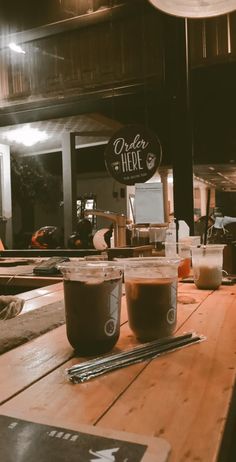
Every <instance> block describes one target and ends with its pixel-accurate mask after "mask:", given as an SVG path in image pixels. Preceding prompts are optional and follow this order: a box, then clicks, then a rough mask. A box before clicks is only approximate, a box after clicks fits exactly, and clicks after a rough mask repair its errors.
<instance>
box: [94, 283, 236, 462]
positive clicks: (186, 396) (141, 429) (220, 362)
mask: <svg viewBox="0 0 236 462" xmlns="http://www.w3.org/2000/svg"><path fill="white" fill-rule="evenodd" d="M235 307H236V289H235V287H234V288H233V289H232V287H221V288H220V290H218V291H216V292H214V293H213V294H212V295H211V296H210V297H208V298H207V299H206V300H205V302H204V303H203V304H202V305H201V306H200V308H199V310H197V311H195V313H194V314H193V316H191V317H190V318H189V320H188V322H187V323H186V324H185V325H184V330H186V329H187V330H191V329H194V330H197V331H199V332H200V333H203V334H205V335H206V336H207V341H206V342H203V343H201V344H198V345H194V346H191V347H189V348H185V349H182V350H181V351H178V352H175V353H174V354H170V355H168V357H167V356H166V357H164V358H162V359H161V358H159V359H158V360H154V361H152V362H151V363H150V365H148V366H147V367H146V369H145V370H144V371H143V373H142V374H141V375H139V376H138V377H137V379H136V380H135V381H134V382H133V383H132V384H131V386H130V387H129V388H128V389H127V391H126V392H125V393H124V394H123V396H122V397H121V398H120V400H119V402H118V404H117V405H114V406H113V407H111V408H110V409H108V411H107V413H106V414H105V415H104V416H103V417H102V418H101V419H100V421H99V425H101V426H102V427H109V428H114V429H118V430H129V431H132V432H135V433H142V434H148V435H155V436H160V435H161V436H163V437H164V438H166V439H167V440H168V441H169V442H170V443H171V445H172V453H171V457H170V462H177V461H178V462H180V461H181V462H182V461H183V462H184V461H186V462H187V461H188V462H193V461H202V462H213V461H214V462H215V461H216V460H217V453H218V450H219V446H220V443H221V438H222V433H223V430H224V425H225V421H226V418H227V414H228V409H229V405H230V401H231V396H232V389H233V385H234V382H235V369H236V360H235V351H236V336H235V330H236V316H235ZM144 390H145V392H144Z"/></svg>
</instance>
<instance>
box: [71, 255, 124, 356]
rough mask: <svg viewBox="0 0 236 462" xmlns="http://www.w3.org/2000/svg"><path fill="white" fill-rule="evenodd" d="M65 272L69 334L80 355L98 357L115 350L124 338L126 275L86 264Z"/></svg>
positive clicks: (107, 266)
mask: <svg viewBox="0 0 236 462" xmlns="http://www.w3.org/2000/svg"><path fill="white" fill-rule="evenodd" d="M68 266H69V264H68V265H67V266H66V265H64V268H67V269H64V270H63V269H62V272H63V275H64V279H63V283H64V299H65V313H66V332H67V338H68V340H69V342H70V344H71V346H72V347H73V348H74V349H75V350H76V352H78V353H79V354H80V355H86V356H87V355H98V354H101V353H105V352H107V351H109V350H111V349H112V348H113V346H114V345H115V344H116V342H117V340H118V338H119V335H120V308H121V296H122V271H121V269H120V268H119V267H117V266H112V265H111V264H110V263H109V262H106V263H105V262H104V263H102V262H84V263H83V264H82V263H81V264H80V265H78V266H77V267H76V268H75V267H73V269H72V271H71V273H70V272H69V270H68Z"/></svg>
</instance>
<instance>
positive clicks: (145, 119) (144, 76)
mask: <svg viewBox="0 0 236 462" xmlns="http://www.w3.org/2000/svg"><path fill="white" fill-rule="evenodd" d="M144 10H145V9H144V5H143V11H142V45H143V46H142V70H143V98H144V124H145V127H146V128H148V125H149V114H148V102H147V101H148V100H147V96H148V92H147V72H146V62H147V61H146V47H147V39H146V33H145V26H146V21H145V19H146V18H145V11H144Z"/></svg>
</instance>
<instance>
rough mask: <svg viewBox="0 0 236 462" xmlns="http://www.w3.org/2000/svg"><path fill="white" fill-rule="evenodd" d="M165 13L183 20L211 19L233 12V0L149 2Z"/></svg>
mask: <svg viewBox="0 0 236 462" xmlns="http://www.w3.org/2000/svg"><path fill="white" fill-rule="evenodd" d="M149 2H150V3H152V4H153V5H154V6H155V7H156V8H158V9H159V10H161V11H164V12H165V13H168V14H171V15H174V16H180V17H183V18H211V17H214V16H219V15H221V14H227V13H230V12H231V11H234V10H235V0H168V1H166V0H149Z"/></svg>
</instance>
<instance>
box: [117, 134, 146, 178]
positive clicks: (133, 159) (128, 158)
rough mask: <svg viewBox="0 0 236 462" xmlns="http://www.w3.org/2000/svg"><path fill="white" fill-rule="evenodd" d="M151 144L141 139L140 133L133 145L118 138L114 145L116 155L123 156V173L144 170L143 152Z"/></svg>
mask: <svg viewBox="0 0 236 462" xmlns="http://www.w3.org/2000/svg"><path fill="white" fill-rule="evenodd" d="M148 145H149V142H146V141H145V140H144V139H143V138H141V136H140V134H139V133H138V134H137V135H135V137H134V139H133V141H132V142H131V143H126V142H125V138H122V137H120V138H116V140H115V141H114V143H113V146H114V153H115V154H116V155H117V156H121V168H122V172H123V173H127V172H135V171H140V170H143V168H144V167H143V165H142V150H144V149H146V148H147V146H148Z"/></svg>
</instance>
